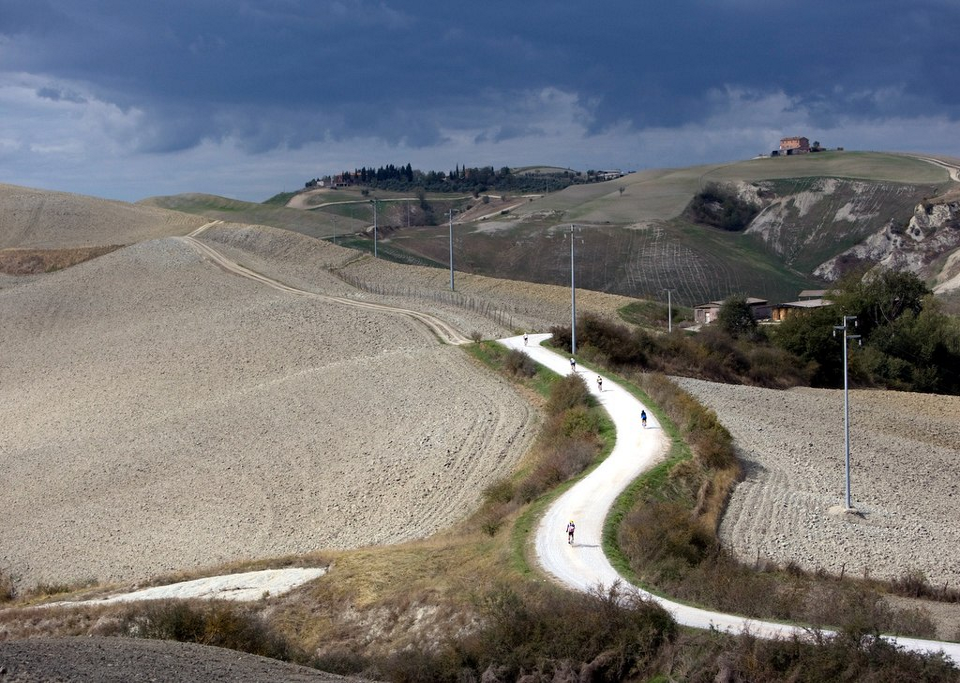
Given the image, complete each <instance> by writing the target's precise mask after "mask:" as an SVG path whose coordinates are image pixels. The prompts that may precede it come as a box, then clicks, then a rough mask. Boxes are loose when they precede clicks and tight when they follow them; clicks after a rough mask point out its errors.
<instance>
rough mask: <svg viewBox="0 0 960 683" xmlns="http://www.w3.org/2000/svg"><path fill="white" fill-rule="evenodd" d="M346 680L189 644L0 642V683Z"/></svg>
mask: <svg viewBox="0 0 960 683" xmlns="http://www.w3.org/2000/svg"><path fill="white" fill-rule="evenodd" d="M350 680H357V679H350V678H343V677H341V676H335V675H333V674H328V673H323V672H321V671H316V670H314V669H308V668H306V667H302V666H296V665H294V664H287V663H284V662H279V661H277V660H275V659H268V658H266V657H257V656H255V655H248V654H244V653H242V652H236V651H234V650H225V649H223V648H219V647H206V646H203V645H194V644H192V643H177V642H173V641H165V640H141V639H130V638H98V637H92V638H34V639H30V640H8V641H0V683H133V682H135V681H164V682H165V683H198V682H201V681H231V683H263V682H264V681H289V682H290V683H307V682H308V681H309V682H316V683H333V682H335V681H350Z"/></svg>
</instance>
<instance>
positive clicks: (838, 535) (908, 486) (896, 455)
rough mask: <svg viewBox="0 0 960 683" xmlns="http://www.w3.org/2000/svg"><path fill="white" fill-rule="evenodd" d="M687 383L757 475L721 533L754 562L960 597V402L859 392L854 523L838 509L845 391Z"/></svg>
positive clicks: (740, 490)
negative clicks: (921, 581) (911, 575)
mask: <svg viewBox="0 0 960 683" xmlns="http://www.w3.org/2000/svg"><path fill="white" fill-rule="evenodd" d="M678 381H679V384H680V386H682V387H683V388H684V389H686V390H687V391H689V392H690V393H691V394H693V395H694V396H696V397H697V398H698V399H699V400H700V401H701V402H703V403H704V404H705V405H707V406H708V407H710V408H712V409H713V410H714V411H716V413H717V415H718V416H719V417H720V421H721V422H722V423H723V424H724V426H725V427H727V429H729V430H730V432H731V434H732V435H733V437H734V440H735V443H736V445H737V448H738V450H739V455H740V457H741V459H742V460H743V462H744V464H745V466H746V479H745V481H743V482H741V483H740V484H738V485H737V488H736V490H735V491H734V493H733V497H732V498H731V500H730V505H729V508H728V510H727V512H726V515H725V516H724V518H723V522H722V524H721V527H720V537H721V540H722V541H723V543H724V544H725V545H727V546H728V547H729V548H730V549H731V550H732V551H733V552H734V553H735V554H736V555H738V556H739V557H740V558H741V559H742V560H744V561H745V562H750V563H752V562H754V561H755V560H756V559H757V558H758V557H759V558H765V559H770V560H773V561H775V562H777V563H780V564H786V563H788V562H794V563H796V564H798V565H799V566H801V567H803V568H805V569H807V570H810V571H815V570H817V569H821V568H822V569H825V570H827V571H828V572H830V573H833V574H839V573H840V572H844V573H846V574H847V575H849V576H856V577H863V576H870V577H873V578H880V579H894V578H898V577H901V576H902V575H903V574H905V573H906V572H908V571H920V572H922V573H923V574H924V575H925V576H926V578H927V579H928V580H929V582H930V583H931V584H932V585H933V586H935V587H943V586H947V587H949V588H954V589H956V588H958V587H960V554H958V553H957V552H956V549H957V548H960V516H958V515H957V505H958V503H960V446H958V444H960V420H958V417H960V397H956V396H938V395H930V394H914V393H902V392H894V391H874V390H854V391H851V392H850V443H851V448H850V450H851V456H850V461H851V465H850V472H851V475H850V479H851V503H852V507H853V508H854V509H855V511H856V514H850V513H843V512H842V511H840V510H839V509H838V508H842V507H843V506H844V503H845V466H844V459H845V457H844V454H845V448H844V418H843V392H842V391H837V390H826V389H809V388H800V389H792V390H789V391H777V390H773V389H760V388H755V387H740V386H731V385H726V384H716V383H712V382H704V381H700V380H692V379H680V380H678Z"/></svg>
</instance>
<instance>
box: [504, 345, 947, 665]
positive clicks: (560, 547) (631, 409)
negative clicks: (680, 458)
mask: <svg viewBox="0 0 960 683" xmlns="http://www.w3.org/2000/svg"><path fill="white" fill-rule="evenodd" d="M549 337H550V335H549V334H536V335H530V336H529V342H528V343H527V344H524V340H523V337H511V338H509V339H502V340H500V343H501V344H503V345H505V346H507V347H508V348H512V349H518V350H520V351H523V352H525V353H526V354H528V355H529V356H530V357H531V358H532V359H533V360H535V361H536V362H538V363H540V364H542V365H544V366H546V367H547V368H549V369H550V370H552V371H554V372H556V373H558V374H560V375H565V374H567V373H569V372H571V366H570V361H569V358H567V357H564V356H561V355H559V354H557V353H555V352H553V351H551V350H549V349H547V348H545V347H543V346H541V345H540V343H541V342H543V341H544V340H546V339H547V338H549ZM576 372H578V373H581V374H583V375H585V377H584V378H585V379H586V380H587V387H588V388H589V389H590V391H591V393H593V395H594V396H596V397H597V399H598V400H599V402H600V405H602V406H603V407H604V409H606V411H607V412H608V413H609V414H610V417H611V419H612V420H613V422H614V424H615V425H616V429H617V440H616V444H615V446H614V448H613V451H612V452H611V453H610V455H609V456H608V457H607V459H606V460H604V462H603V463H601V464H600V465H599V466H598V467H597V468H596V469H594V470H593V471H592V472H590V474H588V475H587V476H585V477H584V478H583V479H581V480H580V481H579V482H577V483H576V484H575V485H574V486H572V487H570V488H569V489H568V490H567V491H566V492H565V493H564V494H563V495H562V496H560V497H559V498H557V500H556V501H554V502H553V504H552V505H550V507H549V508H548V509H547V511H546V513H545V514H544V516H543V518H542V519H541V521H540V523H539V525H538V527H537V532H536V539H535V545H536V554H537V559H538V561H539V562H540V564H541V565H542V567H543V568H544V569H545V570H546V571H547V572H548V573H549V574H550V575H552V576H553V577H555V578H556V579H557V580H559V581H560V582H561V583H563V584H564V585H566V586H568V587H570V588H574V589H576V590H580V591H588V590H591V589H594V588H597V587H600V588H603V587H609V586H612V585H613V584H614V583H615V582H619V583H620V584H622V585H624V586H630V585H631V584H630V582H629V581H627V580H626V579H625V578H624V577H622V576H621V575H620V574H618V573H617V571H616V570H615V569H614V568H613V566H612V565H611V564H610V562H609V560H607V558H606V556H605V555H604V554H603V549H602V547H601V533H602V530H603V523H604V520H605V519H606V516H607V513H608V512H609V510H610V507H611V506H612V505H613V502H614V500H615V499H616V497H617V496H619V495H620V493H622V492H623V490H624V489H625V488H626V487H627V486H628V485H629V484H630V483H631V482H632V481H633V480H634V479H635V478H636V477H637V476H638V475H639V474H641V473H642V472H643V471H644V470H646V469H648V468H650V467H651V466H652V465H653V464H654V463H655V462H656V461H657V460H658V459H659V458H660V457H662V455H663V454H665V453H666V451H667V449H668V448H669V440H668V439H667V437H666V435H665V434H664V432H663V430H662V429H661V428H660V425H659V423H658V422H657V421H656V418H654V417H653V415H652V414H651V413H650V411H649V410H648V411H647V414H648V421H647V428H646V429H643V428H642V427H641V426H640V424H639V423H640V419H639V416H640V411H641V410H644V409H645V406H644V405H643V404H642V403H641V402H640V401H638V400H637V399H636V398H634V396H633V395H632V394H630V393H629V392H627V391H626V390H625V389H624V388H623V387H621V386H619V385H618V384H617V383H616V382H614V381H613V380H611V379H610V378H608V377H606V376H604V377H603V391H602V392H601V391H599V390H598V387H597V384H596V374H595V373H592V372H587V371H585V370H582V369H577V370H576ZM571 519H572V520H573V521H574V522H575V523H576V527H577V533H576V540H575V542H574V543H573V545H570V544H568V543H567V538H566V533H565V528H566V524H567V522H568V521H570V520H571ZM634 588H635V589H636V590H637V591H639V592H640V593H641V594H642V595H643V596H645V597H647V598H648V599H650V600H653V601H655V602H657V603H658V604H660V605H661V606H662V607H663V608H664V609H666V610H667V611H668V612H670V614H671V615H672V616H673V618H674V619H675V620H676V621H677V623H679V624H681V625H683V626H691V627H694V628H701V629H710V628H715V629H718V630H721V631H727V632H730V633H740V632H743V631H748V632H750V633H752V634H754V635H756V636H760V637H763V638H790V637H792V636H794V635H797V636H799V637H801V638H807V637H808V636H809V632H808V631H807V630H806V629H804V628H802V627H800V626H794V625H790V624H779V623H776V622H771V621H762V620H758V619H748V618H746V617H741V616H736V615H732V614H722V613H720V612H713V611H710V610H706V609H700V608H698V607H691V606H689V605H682V604H680V603H678V602H674V601H672V600H668V599H666V598H663V597H660V596H657V595H653V594H651V593H648V592H647V591H644V590H642V589H640V588H638V587H636V586H634ZM825 633H828V634H829V633H830V632H829V631H827V632H825ZM885 638H886V639H887V640H889V641H890V642H893V643H896V644H897V645H899V646H901V647H903V648H905V649H907V650H913V651H916V652H922V653H935V652H943V653H944V654H946V655H947V656H948V657H950V658H951V659H952V660H953V662H954V664H955V665H956V664H957V663H960V644H958V643H949V642H943V641H936V640H924V639H920V638H900V637H893V636H885Z"/></svg>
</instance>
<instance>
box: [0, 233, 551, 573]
mask: <svg viewBox="0 0 960 683" xmlns="http://www.w3.org/2000/svg"><path fill="white" fill-rule="evenodd" d="M324 283H325V281H321V282H318V283H315V286H316V287H319V288H322V287H323V286H324ZM0 319H3V320H4V325H3V326H2V327H0V348H2V349H3V350H4V353H3V355H2V357H0V471H2V473H3V475H2V476H3V486H2V487H0V510H3V511H4V518H5V520H4V524H3V525H0V570H2V571H4V572H5V573H7V574H8V575H12V576H13V577H14V579H15V581H16V582H17V584H18V585H19V586H21V587H24V586H30V585H33V584H36V583H38V582H47V583H61V582H73V581H79V580H86V579H91V578H95V579H97V580H99V581H106V582H119V581H133V580H139V579H144V578H146V577H149V576H152V575H155V574H158V573H165V572H169V571H174V570H182V569H191V568H197V567H201V566H205V565H215V564H220V563H223V562H227V561H233V560H241V559H248V558H259V557H269V556H276V555H285V554H290V553H303V552H307V551H311V550H317V549H322V548H347V547H356V546H361V545H367V544H385V543H396V542H399V541H403V540H406V539H411V538H418V537H424V536H428V535H430V534H432V533H434V532H435V531H437V530H438V529H441V528H443V527H446V526H448V525H450V524H451V523H453V522H454V521H456V520H458V519H461V518H462V517H463V516H464V515H465V514H466V513H467V512H468V511H469V510H471V509H472V508H473V507H475V506H476V504H477V503H478V501H479V496H480V493H481V491H482V490H483V488H484V487H485V486H486V485H488V484H489V483H491V482H492V481H494V480H495V479H496V478H499V477H501V476H503V475H505V474H506V473H508V472H509V471H510V470H511V468H512V467H513V465H514V464H515V463H516V461H517V458H518V457H519V456H520V455H521V454H522V453H523V452H524V450H525V448H526V445H527V443H528V441H527V439H528V438H529V435H530V434H531V433H532V432H533V431H534V430H533V429H531V423H532V422H533V421H534V420H535V419H536V416H535V412H534V411H533V410H532V409H531V408H530V406H529V404H528V403H527V402H526V401H525V400H523V399H522V398H520V396H519V395H518V394H517V392H516V391H515V390H514V389H513V388H512V386H510V385H509V384H508V383H506V382H505V381H503V380H501V379H499V378H498V377H496V376H493V375H492V374H490V373H489V372H487V371H485V370H483V369H480V368H478V367H477V366H476V365H475V364H474V363H473V362H472V361H471V360H470V359H469V357H468V356H467V355H466V354H465V353H464V352H463V351H462V350H461V349H458V348H455V347H450V346H443V345H441V344H439V343H438V342H437V340H436V338H435V337H434V336H433V335H432V334H431V333H430V332H429V331H428V330H427V328H425V327H424V326H422V325H421V324H419V323H417V322H415V321H413V320H411V319H410V318H408V317H406V316H403V315H392V314H385V313H378V312H370V311H361V310H358V309H355V308H351V307H347V306H343V305H335V304H330V303H321V302H317V301H314V300H308V299H303V298H301V297H296V296H291V295H289V294H283V293H280V292H277V291H274V290H271V289H269V288H267V287H264V286H262V285H259V284H257V283H254V282H251V281H248V280H244V279H242V278H239V277H236V276H233V275H229V274H227V273H225V272H223V271H221V270H220V269H219V268H217V267H214V266H213V265H211V264H210V263H208V262H206V261H203V260H201V258H200V257H199V256H198V254H197V253H196V252H195V251H194V250H193V249H192V248H191V247H189V246H188V245H186V244H184V243H182V242H181V241H178V240H172V239H164V240H156V241H150V242H145V243H141V244H138V245H136V246H133V247H129V248H126V249H122V250H119V251H116V252H113V253H111V254H108V255H106V256H103V257H101V258H98V259H95V260H93V261H90V262H87V263H85V264H81V265H79V266H75V267H73V268H69V269H67V270H64V271H61V272H58V273H53V274H50V275H49V276H47V277H44V278H41V279H36V280H34V281H32V282H30V283H27V284H23V285H19V286H16V287H12V288H5V289H2V290H0Z"/></svg>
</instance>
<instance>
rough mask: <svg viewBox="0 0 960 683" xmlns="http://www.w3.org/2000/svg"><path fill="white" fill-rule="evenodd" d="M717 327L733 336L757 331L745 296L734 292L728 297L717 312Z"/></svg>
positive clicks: (747, 334)
mask: <svg viewBox="0 0 960 683" xmlns="http://www.w3.org/2000/svg"><path fill="white" fill-rule="evenodd" d="M716 324H717V327H719V328H720V329H721V330H723V331H724V332H726V333H728V334H730V335H731V336H733V337H741V336H752V335H754V334H755V333H756V331H757V321H756V319H755V318H754V317H753V311H752V310H751V309H750V304H748V303H747V297H745V296H743V295H742V294H735V295H733V296H730V297H728V298H727V299H726V300H725V301H724V302H723V304H722V305H721V306H720V311H719V312H718V313H717V323H716Z"/></svg>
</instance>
